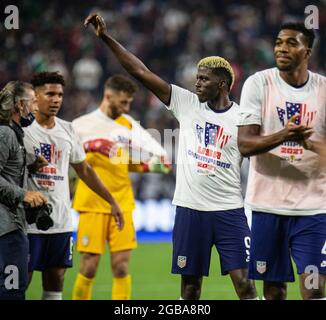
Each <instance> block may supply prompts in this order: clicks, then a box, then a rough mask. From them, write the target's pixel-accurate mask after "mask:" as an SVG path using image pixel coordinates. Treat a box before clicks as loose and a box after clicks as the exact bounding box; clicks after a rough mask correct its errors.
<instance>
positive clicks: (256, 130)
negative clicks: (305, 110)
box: [238, 115, 313, 157]
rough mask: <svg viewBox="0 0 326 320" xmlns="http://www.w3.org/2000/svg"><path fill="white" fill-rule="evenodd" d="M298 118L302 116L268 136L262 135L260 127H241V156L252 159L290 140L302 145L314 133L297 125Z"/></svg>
mask: <svg viewBox="0 0 326 320" xmlns="http://www.w3.org/2000/svg"><path fill="white" fill-rule="evenodd" d="M298 117H300V115H295V116H293V117H291V119H290V120H289V121H288V123H287V124H286V125H285V127H284V129H282V130H280V131H278V132H276V133H274V134H271V135H268V136H261V135H260V126H259V125H247V126H240V127H239V132H238V145H239V150H240V152H241V154H242V155H243V156H244V157H250V156H254V155H257V154H261V153H265V152H268V151H270V150H272V149H274V148H275V147H277V146H279V145H280V144H282V143H283V142H284V141H288V140H292V141H297V142H298V143H302V141H304V140H306V139H308V138H309V137H310V136H311V135H312V133H313V131H312V129H311V128H309V127H307V126H304V125H295V124H294V122H295V120H296V118H298Z"/></svg>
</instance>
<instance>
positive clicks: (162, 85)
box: [84, 14, 171, 104]
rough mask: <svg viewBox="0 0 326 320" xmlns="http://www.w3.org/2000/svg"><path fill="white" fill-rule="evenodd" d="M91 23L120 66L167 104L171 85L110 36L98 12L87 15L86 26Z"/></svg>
mask: <svg viewBox="0 0 326 320" xmlns="http://www.w3.org/2000/svg"><path fill="white" fill-rule="evenodd" d="M89 24H91V25H92V26H93V27H94V31H95V34H96V35H97V37H99V38H100V39H101V40H102V41H103V42H104V43H105V44H106V45H107V46H108V47H109V48H110V50H111V51H112V53H113V54H114V55H115V56H116V57H117V59H118V61H119V62H120V64H121V66H122V67H123V68H124V69H125V70H126V71H127V72H128V73H129V74H130V75H132V76H133V77H135V78H136V79H137V80H138V81H140V82H141V83H142V84H143V85H144V86H145V87H146V88H147V89H149V90H150V91H152V92H153V93H154V94H155V95H156V96H157V97H158V98H159V99H160V100H161V101H162V102H163V103H164V104H169V102H170V96H171V86H170V84H169V83H167V82H166V81H164V80H163V79H161V78H160V77H159V76H157V75H156V74H155V73H153V72H151V71H150V70H149V69H148V68H147V67H146V66H145V65H144V63H143V62H142V61H140V60H139V59H138V58H137V57H136V56H135V55H133V54H132V53H131V52H129V51H128V50H127V49H126V48H124V47H123V46H122V45H121V44H120V43H119V42H118V41H116V40H115V39H114V38H112V37H111V36H110V35H109V34H108V32H107V30H106V25H105V22H104V19H103V18H102V17H101V16H100V15H98V14H91V15H89V16H88V17H87V18H86V19H85V22H84V25H85V26H86V27H87V26H88V25H89Z"/></svg>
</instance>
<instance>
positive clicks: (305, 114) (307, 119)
mask: <svg viewBox="0 0 326 320" xmlns="http://www.w3.org/2000/svg"><path fill="white" fill-rule="evenodd" d="M276 109H277V114H278V117H279V119H280V121H281V123H282V126H283V127H284V125H285V117H286V119H287V120H289V119H290V118H291V117H292V116H294V115H296V114H300V117H298V118H297V119H296V120H295V122H294V124H296V125H300V124H303V125H306V126H308V127H309V126H310V125H311V124H312V121H313V120H314V119H315V117H316V113H317V111H308V107H307V104H306V103H295V102H288V101H287V102H286V103H285V108H280V107H276Z"/></svg>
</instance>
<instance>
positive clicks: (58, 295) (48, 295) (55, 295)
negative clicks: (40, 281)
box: [42, 291, 62, 300]
mask: <svg viewBox="0 0 326 320" xmlns="http://www.w3.org/2000/svg"><path fill="white" fill-rule="evenodd" d="M42 300H62V292H61V291H43V294H42Z"/></svg>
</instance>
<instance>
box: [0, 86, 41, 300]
mask: <svg viewBox="0 0 326 320" xmlns="http://www.w3.org/2000/svg"><path fill="white" fill-rule="evenodd" d="M34 103H35V93H34V90H33V87H32V86H31V85H30V84H28V83H24V82H20V81H11V82H9V83H7V85H6V86H5V87H4V88H3V89H2V90H1V92H0V299H6V300H16V299H17V300H18V299H19V300H22V299H24V298H25V290H26V288H27V279H28V272H27V263H28V240H27V237H26V234H25V227H26V220H25V213H24V208H23V205H24V204H25V206H26V205H27V206H29V207H31V208H34V207H38V206H42V205H43V204H45V203H46V202H47V199H46V197H45V196H44V195H43V194H42V193H40V192H35V191H27V190H25V189H24V176H25V165H26V160H25V153H26V152H25V148H24V145H23V136H24V133H23V130H22V128H21V126H22V125H28V124H30V123H31V122H32V119H33V116H32V113H31V111H32V110H33V104H34ZM41 166H42V159H38V160H37V161H36V162H35V163H34V164H33V165H32V167H34V168H36V169H37V168H38V167H41Z"/></svg>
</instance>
